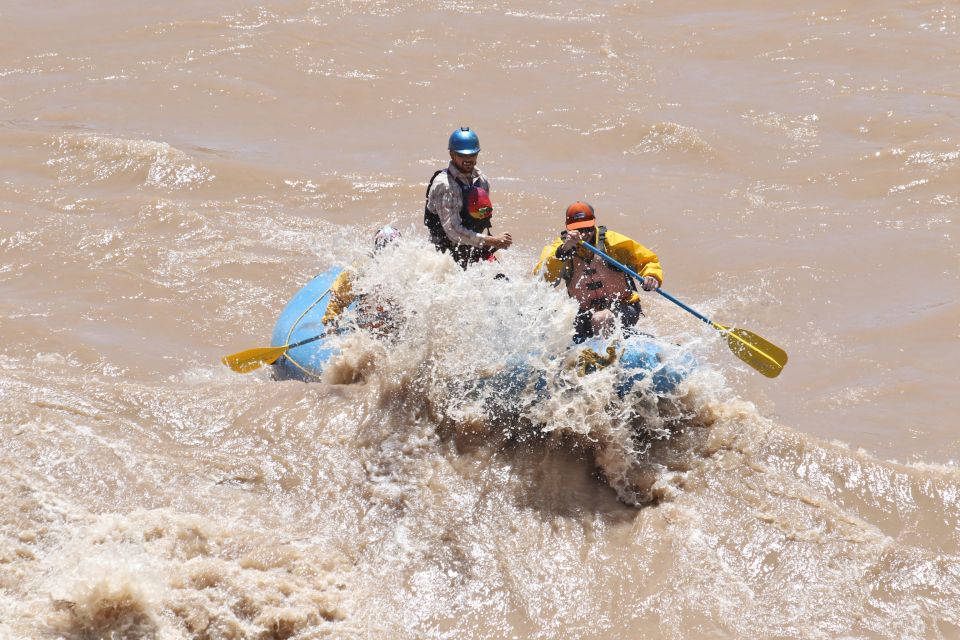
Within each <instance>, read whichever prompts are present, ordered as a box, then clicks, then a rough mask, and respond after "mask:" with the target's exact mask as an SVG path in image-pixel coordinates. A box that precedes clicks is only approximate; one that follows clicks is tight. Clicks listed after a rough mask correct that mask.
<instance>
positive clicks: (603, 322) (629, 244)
mask: <svg viewBox="0 0 960 640" xmlns="http://www.w3.org/2000/svg"><path fill="white" fill-rule="evenodd" d="M566 227H567V228H566V231H564V232H562V233H561V234H560V237H558V238H556V239H555V240H554V241H553V243H552V244H550V245H548V246H546V247H544V248H543V251H542V252H541V253H540V260H539V262H537V266H536V267H535V268H534V273H542V274H543V277H544V278H546V280H547V281H549V282H554V283H556V284H558V285H559V284H560V283H561V282H563V283H564V284H565V286H566V288H567V293H569V294H570V296H571V297H572V298H575V299H576V300H577V302H579V303H580V311H579V312H578V313H577V318H576V325H575V330H576V331H575V334H574V340H575V341H576V342H583V341H584V340H586V339H587V338H590V337H592V336H596V335H607V334H609V332H610V331H611V330H612V328H613V326H614V320H615V315H616V316H619V318H620V322H621V324H622V326H624V327H632V326H634V325H635V324H636V323H637V320H639V319H640V316H641V315H642V311H641V309H640V296H639V294H638V293H637V289H636V285H635V284H634V282H633V279H632V278H630V277H629V276H627V275H626V274H625V273H623V272H622V271H621V270H620V269H617V268H616V267H614V266H613V265H611V264H610V263H608V262H607V261H605V260H604V259H603V258H601V257H600V256H598V255H596V254H594V253H593V252H591V251H589V250H588V249H584V248H583V247H580V246H578V245H579V244H580V243H581V242H587V243H589V244H592V245H593V246H595V247H597V248H598V249H600V250H601V251H603V252H604V253H606V254H607V255H609V256H610V257H612V258H614V259H615V260H617V261H618V262H620V263H621V264H624V265H626V266H628V267H630V268H631V269H633V270H634V271H635V272H637V274H639V275H640V276H641V277H642V278H643V281H642V282H641V283H640V286H642V287H643V289H644V290H646V291H652V290H654V289H656V288H658V287H659V286H660V285H661V284H663V268H662V267H661V266H660V260H659V258H657V254H655V253H654V252H653V251H650V250H649V249H647V248H646V247H645V246H643V245H642V244H640V243H639V242H636V241H634V240H631V239H630V238H628V237H627V236H625V235H622V234H620V233H617V232H615V231H608V230H607V229H606V227H602V226H600V227H598V226H597V223H596V214H595V212H594V209H593V207H592V206H591V205H590V204H588V203H586V202H581V201H579V200H578V201H577V202H574V203H573V204H571V205H570V206H569V207H567V213H566Z"/></svg>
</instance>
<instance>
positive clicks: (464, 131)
mask: <svg viewBox="0 0 960 640" xmlns="http://www.w3.org/2000/svg"><path fill="white" fill-rule="evenodd" d="M447 149H449V150H450V151H453V152H454V153H459V154H460V155H464V156H472V155H473V154H475V153H480V138H478V137H477V134H476V133H474V132H473V131H471V130H470V127H460V128H459V129H457V130H456V131H454V132H453V133H451V134H450V142H449V143H448V144H447Z"/></svg>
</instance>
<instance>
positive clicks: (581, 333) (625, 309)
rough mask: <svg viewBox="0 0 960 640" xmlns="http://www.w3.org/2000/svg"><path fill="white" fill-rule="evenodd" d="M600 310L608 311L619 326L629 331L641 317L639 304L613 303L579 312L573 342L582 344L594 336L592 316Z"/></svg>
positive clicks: (641, 312) (575, 322)
mask: <svg viewBox="0 0 960 640" xmlns="http://www.w3.org/2000/svg"><path fill="white" fill-rule="evenodd" d="M602 309H610V311H612V312H613V313H614V314H615V315H616V316H617V317H618V318H620V324H621V325H623V328H624V329H625V330H626V329H631V328H632V327H633V326H634V325H636V324H637V321H638V320H640V316H642V315H643V311H642V310H641V309H640V303H639V302H634V303H633V304H626V303H624V304H621V303H613V304H612V305H609V306H606V305H601V306H599V307H597V308H594V309H587V310H586V311H581V312H580V313H578V314H577V318H576V320H575V321H574V329H575V333H574V335H573V341H574V342H578V343H579V342H583V341H584V340H587V339H588V338H592V337H593V336H594V332H593V314H594V313H596V312H597V311H600V310H602ZM624 333H626V331H624Z"/></svg>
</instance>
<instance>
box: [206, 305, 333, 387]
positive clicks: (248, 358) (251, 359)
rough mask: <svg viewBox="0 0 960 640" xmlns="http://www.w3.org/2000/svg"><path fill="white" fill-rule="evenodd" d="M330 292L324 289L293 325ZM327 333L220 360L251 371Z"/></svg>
mask: <svg viewBox="0 0 960 640" xmlns="http://www.w3.org/2000/svg"><path fill="white" fill-rule="evenodd" d="M328 293H330V289H327V290H326V291H324V292H323V293H322V294H321V295H320V297H319V298H317V299H316V300H314V301H313V304H311V305H310V306H309V307H307V308H306V309H305V310H304V312H303V313H301V314H300V317H299V318H297V320H296V322H294V323H293V326H294V327H296V326H297V324H299V322H300V320H302V319H303V316H305V315H307V312H308V311H310V310H311V309H313V308H314V307H315V306H317V304H318V303H319V302H320V301H321V300H323V299H324V298H325V297H326V295H327V294H328ZM292 332H293V329H291V330H290V333H292ZM326 335H327V334H326V333H321V334H320V335H318V336H313V337H312V338H307V339H305V340H301V341H300V342H295V343H293V344H285V345H283V346H282V347H257V348H255V349H247V350H246V351H240V352H239V353H233V354H230V355H229V356H223V357H222V358H220V362H222V363H223V364H225V365H227V366H228V367H230V368H231V369H233V370H234V371H236V372H237V373H250V372H251V371H254V370H256V369H259V368H260V367H262V366H263V365H265V364H273V363H274V362H276V361H277V360H279V359H280V358H281V357H283V354H285V353H286V352H287V351H290V349H296V348H297V347H302V346H303V345H305V344H310V343H311V342H316V341H317V340H319V339H320V338H324V337H326ZM289 339H290V335H289V334H288V335H287V340H289Z"/></svg>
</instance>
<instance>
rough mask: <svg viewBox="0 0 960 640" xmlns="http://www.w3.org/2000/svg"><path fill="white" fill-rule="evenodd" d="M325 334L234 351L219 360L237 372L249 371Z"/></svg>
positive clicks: (274, 360) (271, 362)
mask: <svg viewBox="0 0 960 640" xmlns="http://www.w3.org/2000/svg"><path fill="white" fill-rule="evenodd" d="M326 335H327V334H325V333H323V334H320V335H319V336H313V337H312V338H307V339H306V340H301V341H300V342H294V343H293V344H287V345H284V346H282V347H257V348H255V349H247V350H246V351H240V352H239V353H234V354H231V355H229V356H223V358H221V359H220V361H221V362H223V364H225V365H227V366H228V367H230V368H231V369H233V370H234V371H236V372H237V373H250V372H251V371H253V370H255V369H259V368H260V367H262V366H263V365H265V364H273V363H274V362H276V361H277V360H279V359H280V358H281V356H283V354H285V353H286V352H287V351H290V349H296V348H297V347H300V346H303V345H305V344H310V343H311V342H316V341H317V340H319V339H320V338H325V337H326Z"/></svg>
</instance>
